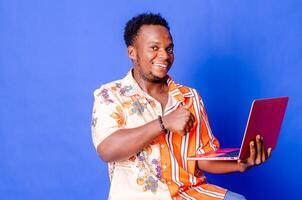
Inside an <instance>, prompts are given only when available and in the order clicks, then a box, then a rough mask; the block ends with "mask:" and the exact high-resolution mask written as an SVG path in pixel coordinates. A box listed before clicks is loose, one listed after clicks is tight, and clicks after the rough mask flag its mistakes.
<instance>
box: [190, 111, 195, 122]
mask: <svg viewBox="0 0 302 200" xmlns="http://www.w3.org/2000/svg"><path fill="white" fill-rule="evenodd" d="M190 119H191V120H192V122H193V124H194V123H195V117H194V115H193V114H192V113H191V115H190Z"/></svg>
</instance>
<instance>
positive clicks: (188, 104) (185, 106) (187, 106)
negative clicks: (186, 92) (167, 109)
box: [183, 98, 193, 109]
mask: <svg viewBox="0 0 302 200" xmlns="http://www.w3.org/2000/svg"><path fill="white" fill-rule="evenodd" d="M192 103H193V98H189V101H188V102H187V103H186V104H185V105H184V106H183V107H184V108H185V109H189V108H190V107H191V106H192Z"/></svg>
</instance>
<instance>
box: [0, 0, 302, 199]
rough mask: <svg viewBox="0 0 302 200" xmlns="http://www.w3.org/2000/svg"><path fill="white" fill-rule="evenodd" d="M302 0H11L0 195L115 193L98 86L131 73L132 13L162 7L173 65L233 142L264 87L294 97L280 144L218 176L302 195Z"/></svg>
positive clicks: (237, 185)
mask: <svg viewBox="0 0 302 200" xmlns="http://www.w3.org/2000/svg"><path fill="white" fill-rule="evenodd" d="M301 6H302V3H301V2H300V1H298V0H296V1H281V0H280V1H279V0H274V1H273V0H268V1H266V0H253V1H248V0H229V1H223V0H220V1H219V0H199V1H197V0H192V1H186V2H184V1H175V0H174V1H143V0H131V1H115V0H112V1H100V0H99V1H97V0H90V1H75V0H61V1H46V0H44V1H43V0H36V1H34V0H28V1H22V0H20V1H16V0H0V95H1V96H0V199H4V200H8V199H14V200H19V199H22V200H28V199H44V200H48V199H49V200H50V199H62V200H63V199H64V200H69V199H72V200H75V199H79V200H80V199H91V200H93V199H95V200H96V199H106V198H107V195H108V191H109V179H108V175H107V167H106V164H105V163H104V162H102V161H101V160H100V159H99V158H98V156H97V154H96V153H95V150H94V147H93V145H92V141H91V133H90V120H91V110H92V103H93V96H92V94H93V90H94V89H96V88H97V87H99V86H100V85H101V84H103V83H106V82H109V81H112V80H116V79H119V78H121V77H123V76H124V75H125V74H126V72H127V71H128V70H129V68H130V66H131V63H130V61H129V59H128V58H127V54H126V47H125V45H124V42H123V38H122V34H123V28H124V25H125V23H126V21H127V20H128V19H130V18H131V17H132V16H134V15H136V14H138V13H141V12H144V11H153V12H160V13H161V14H162V15H163V16H164V17H165V18H167V20H168V21H169V23H170V26H171V32H172V35H173V37H174V43H175V56H176V60H175V63H174V66H173V68H172V70H171V72H170V74H171V75H172V76H173V77H174V79H175V80H176V81H178V82H180V83H182V84H185V85H189V86H192V87H195V88H197V89H198V90H199V92H200V93H201V95H202V96H203V99H204V102H205V104H206V107H207V110H208V114H209V118H210V123H211V126H212V129H213V132H214V134H215V135H216V136H217V137H218V138H219V139H220V142H221V144H222V146H223V147H226V146H230V145H232V146H239V145H240V141H241V137H242V134H243V131H244V127H245V123H246V119H247V116H248V112H249V108H250V104H251V102H252V100H253V99H254V98H264V97H274V96H284V95H287V96H289V97H290V102H289V105H288V110H287V113H286V116H285V119H284V123H283V127H282V130H281V135H280V140H279V142H278V148H277V149H276V151H275V152H273V156H272V158H271V159H270V160H269V161H268V162H267V163H265V164H263V165H262V166H259V167H256V168H253V169H251V170H249V171H248V172H246V173H244V174H240V173H235V174H227V175H208V181H209V182H211V183H215V184H217V185H220V186H222V187H226V188H229V189H231V190H233V191H236V192H239V193H242V194H244V195H246V197H247V198H248V199H299V197H300V195H299V196H298V193H299V192H298V191H299V187H298V185H299V181H300V180H301V178H302V175H301V172H300V171H299V170H300V169H301V167H302V161H301V159H300V157H301V156H300V155H297V154H298V153H301V152H302V151H301V149H302V145H301V144H302V142H301V139H302V136H301V131H302V118H301V117H302V113H301V111H302V101H301V89H300V88H301V84H302V81H301V75H302V73H301V72H302V70H301V67H302V60H301V51H302V45H301V44H302V26H301V18H302V9H301Z"/></svg>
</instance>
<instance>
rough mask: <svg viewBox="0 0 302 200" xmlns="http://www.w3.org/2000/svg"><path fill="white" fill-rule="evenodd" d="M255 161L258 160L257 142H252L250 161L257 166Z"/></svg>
mask: <svg viewBox="0 0 302 200" xmlns="http://www.w3.org/2000/svg"><path fill="white" fill-rule="evenodd" d="M255 159H256V150H255V142H254V141H251V142H250V157H249V158H248V161H249V163H250V164H251V165H255Z"/></svg>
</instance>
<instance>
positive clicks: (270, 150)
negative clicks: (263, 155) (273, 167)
mask: <svg viewBox="0 0 302 200" xmlns="http://www.w3.org/2000/svg"><path fill="white" fill-rule="evenodd" d="M271 155H272V148H271V147H270V148H268V150H267V158H269V157H271Z"/></svg>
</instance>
